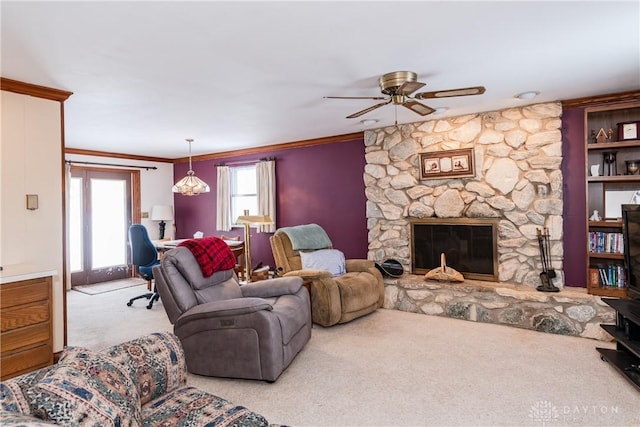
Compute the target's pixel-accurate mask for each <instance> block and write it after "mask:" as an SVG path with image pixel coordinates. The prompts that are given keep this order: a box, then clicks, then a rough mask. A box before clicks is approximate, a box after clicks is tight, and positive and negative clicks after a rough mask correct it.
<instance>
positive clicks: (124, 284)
mask: <svg viewBox="0 0 640 427" xmlns="http://www.w3.org/2000/svg"><path fill="white" fill-rule="evenodd" d="M146 284H147V281H146V280H143V279H137V278H130V279H122V280H112V281H110V282H102V283H96V284H93V285H82V286H74V288H73V290H75V291H78V292H82V293H83V294H88V295H98V294H103V293H105V292H113V291H117V290H119V289H124V288H131V287H133V286H140V285H146Z"/></svg>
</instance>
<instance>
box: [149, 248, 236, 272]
mask: <svg viewBox="0 0 640 427" xmlns="http://www.w3.org/2000/svg"><path fill="white" fill-rule="evenodd" d="M186 240H190V239H177V240H152V243H153V246H155V247H156V250H157V251H158V257H159V258H162V254H163V253H164V252H166V251H169V250H171V249H174V248H175V247H176V246H178V245H179V244H180V243H182V242H184V241H186ZM222 240H223V241H224V242H225V243H226V244H227V245H228V246H229V248H231V252H232V253H233V256H234V257H235V258H236V260H237V259H238V257H240V256H242V255H243V254H244V242H243V241H242V240H227V239H222ZM234 270H235V272H236V274H237V275H238V276H242V277H244V271H243V266H242V263H238V264H237V265H236V266H235V268H234Z"/></svg>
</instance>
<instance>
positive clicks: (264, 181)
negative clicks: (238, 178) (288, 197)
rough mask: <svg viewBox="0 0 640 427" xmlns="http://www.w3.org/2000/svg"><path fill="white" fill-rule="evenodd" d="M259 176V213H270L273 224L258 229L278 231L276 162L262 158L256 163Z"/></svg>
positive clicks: (268, 231)
mask: <svg viewBox="0 0 640 427" xmlns="http://www.w3.org/2000/svg"><path fill="white" fill-rule="evenodd" d="M256 177H257V178H258V214H259V215H269V216H270V217H271V220H272V221H273V224H268V225H260V226H258V231H262V232H266V233H273V232H275V231H276V162H275V160H261V161H260V162H258V164H257V165H256Z"/></svg>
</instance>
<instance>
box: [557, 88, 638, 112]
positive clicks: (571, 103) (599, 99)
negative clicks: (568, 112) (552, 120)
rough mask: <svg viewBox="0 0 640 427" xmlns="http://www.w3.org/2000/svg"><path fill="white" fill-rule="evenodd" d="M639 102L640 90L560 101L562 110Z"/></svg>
mask: <svg viewBox="0 0 640 427" xmlns="http://www.w3.org/2000/svg"><path fill="white" fill-rule="evenodd" d="M628 101H640V90H630V91H628V92H618V93H611V94H607V95H598V96H586V97H584V98H573V99H566V100H564V101H562V108H580V107H591V106H593V105H597V104H607V103H612V102H628Z"/></svg>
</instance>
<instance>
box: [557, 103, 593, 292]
mask: <svg viewBox="0 0 640 427" xmlns="http://www.w3.org/2000/svg"><path fill="white" fill-rule="evenodd" d="M584 144H585V135H584V109H583V108H569V109H565V110H563V112H562V157H563V162H562V176H563V185H562V192H563V193H562V194H563V206H564V212H563V234H564V236H563V244H564V274H565V285H566V286H579V287H586V286H587V234H586V230H587V216H588V213H587V207H586V206H587V190H586V184H585V183H586V173H587V172H586V168H587V167H586V164H587V163H586V159H585V148H584Z"/></svg>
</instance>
